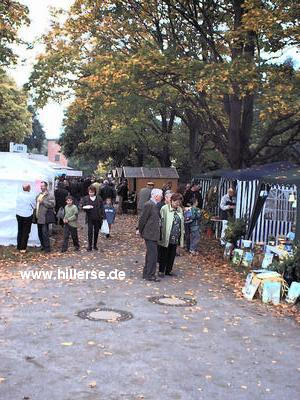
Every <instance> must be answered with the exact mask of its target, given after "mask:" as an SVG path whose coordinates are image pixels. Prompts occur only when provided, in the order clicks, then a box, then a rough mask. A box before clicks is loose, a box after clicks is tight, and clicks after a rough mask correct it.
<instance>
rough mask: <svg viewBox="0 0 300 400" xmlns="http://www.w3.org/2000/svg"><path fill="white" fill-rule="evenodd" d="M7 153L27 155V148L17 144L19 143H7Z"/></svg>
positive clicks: (24, 145)
mask: <svg viewBox="0 0 300 400" xmlns="http://www.w3.org/2000/svg"><path fill="white" fill-rule="evenodd" d="M9 152H10V153H27V146H26V144H19V143H13V142H10V143H9Z"/></svg>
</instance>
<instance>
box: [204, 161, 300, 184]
mask: <svg viewBox="0 0 300 400" xmlns="http://www.w3.org/2000/svg"><path fill="white" fill-rule="evenodd" d="M199 178H202V179H213V178H224V179H228V180H240V181H251V180H259V181H262V182H265V183H275V184H276V183H278V184H290V185H296V184H297V183H298V184H300V166H297V164H294V163H291V162H289V161H280V162H275V163H270V164H264V165H258V166H254V167H251V168H245V169H238V170H226V169H220V170H216V171H211V172H208V173H205V174H202V175H201V176H199Z"/></svg>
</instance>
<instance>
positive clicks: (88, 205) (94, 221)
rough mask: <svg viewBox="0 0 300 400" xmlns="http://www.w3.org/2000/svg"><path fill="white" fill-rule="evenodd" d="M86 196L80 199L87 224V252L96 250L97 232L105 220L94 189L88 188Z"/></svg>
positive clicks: (102, 207)
mask: <svg viewBox="0 0 300 400" xmlns="http://www.w3.org/2000/svg"><path fill="white" fill-rule="evenodd" d="M88 193H89V194H88V196H85V197H84V198H83V199H82V208H83V209H84V211H85V212H86V223H87V224H88V242H89V244H88V248H87V250H88V251H92V247H93V246H94V250H98V247H97V241H98V236H99V230H100V228H101V225H102V221H103V219H106V216H105V212H104V206H103V201H102V198H101V197H100V196H97V194H96V188H95V187H94V186H92V185H91V186H90V187H89V189H88Z"/></svg>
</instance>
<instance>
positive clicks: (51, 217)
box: [45, 208, 56, 224]
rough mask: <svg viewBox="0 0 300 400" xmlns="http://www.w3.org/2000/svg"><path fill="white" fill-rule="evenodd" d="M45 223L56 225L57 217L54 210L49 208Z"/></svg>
mask: <svg viewBox="0 0 300 400" xmlns="http://www.w3.org/2000/svg"><path fill="white" fill-rule="evenodd" d="M45 223H46V224H56V216H55V212H54V211H53V209H52V208H48V210H47V212H46V217H45Z"/></svg>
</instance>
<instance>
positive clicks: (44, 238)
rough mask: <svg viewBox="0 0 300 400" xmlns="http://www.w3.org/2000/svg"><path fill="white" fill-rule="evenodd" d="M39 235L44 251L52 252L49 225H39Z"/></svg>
mask: <svg viewBox="0 0 300 400" xmlns="http://www.w3.org/2000/svg"><path fill="white" fill-rule="evenodd" d="M38 235H39V239H40V242H41V246H42V249H44V250H45V251H47V252H49V251H50V239H49V224H38Z"/></svg>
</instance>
